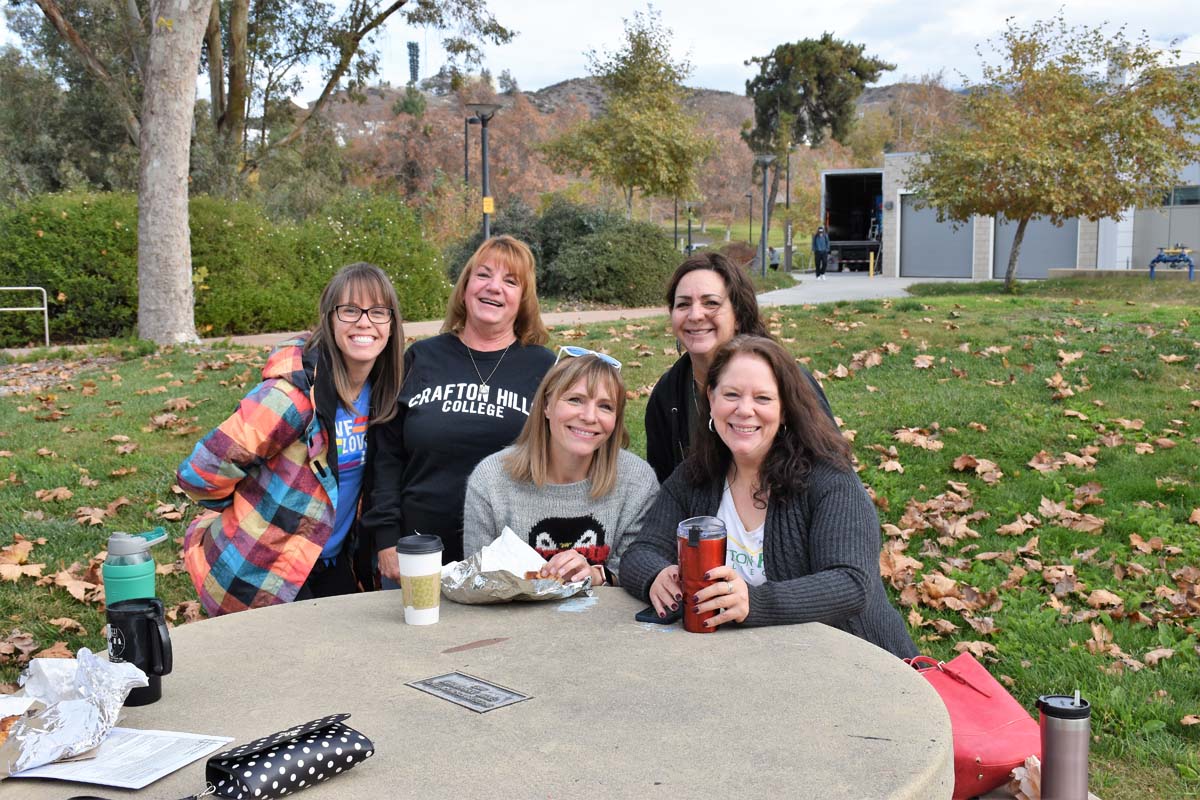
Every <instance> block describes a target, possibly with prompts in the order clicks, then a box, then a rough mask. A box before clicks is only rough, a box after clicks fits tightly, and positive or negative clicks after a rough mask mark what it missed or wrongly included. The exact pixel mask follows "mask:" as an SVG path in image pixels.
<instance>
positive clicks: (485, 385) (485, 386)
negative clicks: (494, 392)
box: [463, 342, 513, 392]
mask: <svg viewBox="0 0 1200 800" xmlns="http://www.w3.org/2000/svg"><path fill="white" fill-rule="evenodd" d="M512 346H513V343H512V342H509V343H508V347H512ZM463 347H466V348H467V356H468V357H469V358H470V359H471V366H472V367H474V368H475V377H477V378H479V383H480V385H482V386H483V390H484V391H485V392H486V391H487V390H488V384H489V383H491V380H492V376H493V375H495V374H496V370H498V369H500V363H501V362H502V361H504V357H505V356H506V355H508V347H506V348H504V352H503V353H501V354H500V358H499V360H498V361H496V366H494V367H492V371H491V372H489V373H488V376H487V379H486V380H484V377H483V374H482V373H481V372H480V371H479V365H478V364H476V363H475V356H474V354H473V353H472V352H471V348H470V346H469V345H468V344H467V343H466V342H463Z"/></svg>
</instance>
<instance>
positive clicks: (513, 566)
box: [480, 525, 546, 577]
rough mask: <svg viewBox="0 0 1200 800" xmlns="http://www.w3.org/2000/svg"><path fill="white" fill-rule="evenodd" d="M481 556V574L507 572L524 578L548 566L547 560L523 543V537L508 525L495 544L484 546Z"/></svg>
mask: <svg viewBox="0 0 1200 800" xmlns="http://www.w3.org/2000/svg"><path fill="white" fill-rule="evenodd" d="M481 555H482V559H481V561H480V572H496V571H498V570H507V571H508V572H511V573H512V574H513V575H516V576H517V577H523V576H524V575H525V573H526V572H536V571H538V570H540V569H541V568H542V567H544V566H546V559H544V558H542V557H541V556H540V555H539V554H538V551H537V550H534V549H533V548H532V547H530V546H529V545H528V544H526V543H525V542H523V541H521V537H520V536H517V534H515V533H513V530H512V528H510V527H508V526H507V525H505V526H504V530H503V531H501V533H500V535H499V536H497V537H496V540H495V541H494V542H492V543H491V544H488V545H485V546H484V548H483V552H482V554H481Z"/></svg>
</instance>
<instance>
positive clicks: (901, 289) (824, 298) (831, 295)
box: [205, 272, 945, 347]
mask: <svg viewBox="0 0 1200 800" xmlns="http://www.w3.org/2000/svg"><path fill="white" fill-rule="evenodd" d="M794 277H796V279H797V282H796V285H795V286H793V287H790V288H787V289H776V290H775V291H773V292H766V293H765V294H760V295H759V296H758V302H759V305H763V306H798V305H803V304H805V303H833V302H837V301H839V300H878V299H881V298H885V297H907V296H908V287H909V286H911V285H912V284H914V283H919V282H920V281H919V280H918V279H915V278H880V277H875V278H868V277H867V276H866V275H864V274H863V273H861V272H831V273H828V274H827V275H826V276H825V280H823V281H818V280H816V279H815V278H814V277H813V275H812V273H807V274H798V275H796V276H794ZM937 280H939V281H943V280H945V279H943V278H938V279H937ZM666 313H667V310H666V309H665V308H663V307H662V306H654V307H653V308H620V309H599V310H595V311H563V312H554V313H549V314H543V315H542V320H543V321H545V323H546V324H547V325H550V326H554V327H557V326H560V325H586V324H588V323H592V322H617V321H620V320H628V319H640V318H643V317H658V316H666ZM441 327H442V321H441V320H427V321H422V322H405V323H404V334H405V335H406V336H432V335H433V334H435V333H437V332H438V331H439V330H440V329H441ZM293 335H294V334H292V333H263V334H256V335H253V336H234V337H232V338H233V341H234V342H235V343H237V344H241V345H248V346H252V347H253V346H265V345H273V344H275V343H277V342H281V341H283V340H284V339H286V338H287V337H289V336H293ZM205 341H206V342H219V341H225V339H206V340H205Z"/></svg>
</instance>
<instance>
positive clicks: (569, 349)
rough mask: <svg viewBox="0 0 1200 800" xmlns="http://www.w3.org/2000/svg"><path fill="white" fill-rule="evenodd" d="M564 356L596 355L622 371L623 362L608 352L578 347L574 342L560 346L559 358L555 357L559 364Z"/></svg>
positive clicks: (618, 370)
mask: <svg viewBox="0 0 1200 800" xmlns="http://www.w3.org/2000/svg"><path fill="white" fill-rule="evenodd" d="M563 356H566V357H567V358H582V357H583V356H595V357H596V358H598V359H600V360H601V361H603V362H604V363H605V364H608V365H609V366H610V367H612V368H613V369H615V370H616V371H617V372H620V371H621V362H620V361H617V360H616V359H615V358H613V357H612V356H610V355H609V354H608V353H597V352H596V351H595V350H588V349H587V348H586V347H578V346H576V345H573V344H564V345H562V346H561V347H559V348H558V358H556V359H554V363H555V364H557V363H558V362H559V361H562V359H563Z"/></svg>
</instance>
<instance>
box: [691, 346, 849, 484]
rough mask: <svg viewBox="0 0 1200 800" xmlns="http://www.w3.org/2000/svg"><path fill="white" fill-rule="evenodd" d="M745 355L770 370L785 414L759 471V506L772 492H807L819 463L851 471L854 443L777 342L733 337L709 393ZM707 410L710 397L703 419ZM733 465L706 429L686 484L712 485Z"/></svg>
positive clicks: (716, 362) (721, 353) (718, 359)
mask: <svg viewBox="0 0 1200 800" xmlns="http://www.w3.org/2000/svg"><path fill="white" fill-rule="evenodd" d="M741 355H745V356H754V357H757V358H761V359H762V360H763V361H765V362H766V363H767V366H768V367H770V368H771V373H772V374H773V375H774V376H775V383H776V384H777V385H778V387H779V403H780V410H781V412H782V414H781V418H780V425H779V431H778V432H777V433H776V434H775V441H774V442H772V443H771V449H770V450H769V451H768V452H767V455H766V457H765V458H764V459H763V463H762V466H761V467H759V473H758V489H757V491H755V493H754V500H755V502H756V503H759V504H763V505H765V503H766V499H767V494H768V493H770V494H771V495H774V496H775V497H778V498H781V499H782V498H787V497H792V496H795V495H797V494H799V493H801V492H803V491H804V487H805V483H806V481H807V479H808V474H809V472H810V471H811V470H812V467H813V465H814V464H815V463H816V462H818V461H825V462H828V463H829V464H832V465H833V466H834V467H835V468H837V469H841V470H846V471H852V470H853V468H852V466H851V463H850V459H851V450H850V443H849V442H847V441H846V439H845V437H843V436H842V434H841V432H840V431H839V430H838V429H837V426H836V425H834V423H833V420H832V419H830V418H829V415H828V414H827V413H825V408H824V407H823V406H822V405H821V399H820V398H819V397H818V396H817V392H816V390H815V389H814V388H813V386H812V384H811V383H809V381H808V379H807V378H805V377H804V375H803V374H802V373H801V372H800V367H798V366H797V365H796V359H794V358H793V357H792V355H791V354H790V353H788V351H787V350H784V349H783V346H782V345H780V344H779V343H778V342H776V341H775V340H774V339H768V338H765V337H762V336H735V337H733V338H732V339H730V340H729V341H728V342H726V343H725V344H724V345H722V347H721V349H720V350H718V351H717V354H716V355H715V356H714V357H713V363H712V366H711V367H710V368H709V370H708V380H707V384H706V385H707V386H708V387H709V392H712V391H715V390H716V386H717V384H718V382H719V381H720V378H721V373H722V372H723V371H724V370H725V368H726V367H727V366H729V362H730V361H732V360H733V359H734V357H735V356H741ZM709 408H710V403H709V400H708V393H707V392H706V393H705V397H704V403H703V405H702V406H701V409H700V410H701V413H700V415H699V416H700V419H703V418H704V417H706V416H708V415H709V413H710V411H709ZM698 427H699V426H698ZM731 460H732V456H731V454H730V452H729V448H728V447H727V446H726V445H725V442H724V441H722V440H721V437H720V436H718V435H717V434H716V433H713V432H712V431H710V430H708V429H707V428H704V429H702V430H701V432H700V435H699V437H698V439H697V441H694V442H693V443H692V452H691V455H690V456H689V457H688V460H687V462H686V463H687V467H686V469H687V476H688V479H689V480H691V482H692V483H693V484H695V485H698V486H700V485H705V484H708V483H711V482H712V481H713V480H714V479H716V477H717V476H723V475H725V474H726V473H728V471H729V465H730V463H731Z"/></svg>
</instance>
